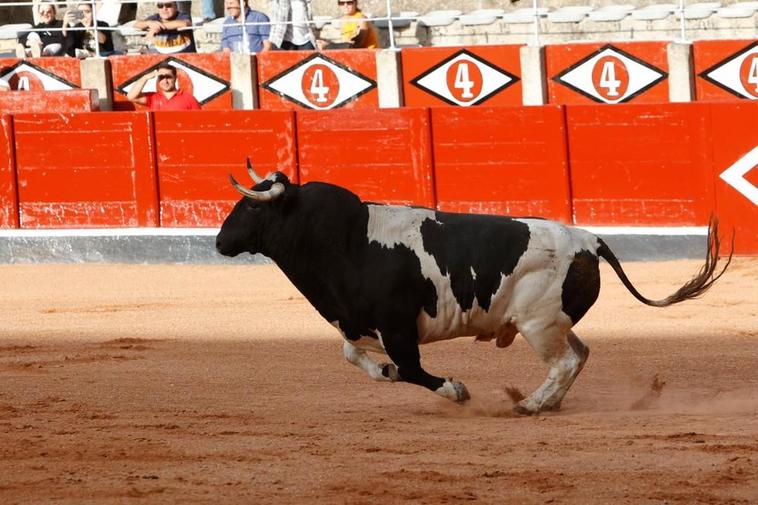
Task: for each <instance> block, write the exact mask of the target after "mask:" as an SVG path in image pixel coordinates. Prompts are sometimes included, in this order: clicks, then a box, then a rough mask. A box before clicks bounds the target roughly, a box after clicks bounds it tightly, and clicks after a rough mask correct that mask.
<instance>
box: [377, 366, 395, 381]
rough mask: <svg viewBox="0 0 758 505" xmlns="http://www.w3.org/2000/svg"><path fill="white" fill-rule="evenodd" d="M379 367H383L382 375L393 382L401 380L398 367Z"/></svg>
mask: <svg viewBox="0 0 758 505" xmlns="http://www.w3.org/2000/svg"><path fill="white" fill-rule="evenodd" d="M379 366H381V367H382V375H383V376H384V377H387V378H388V379H389V380H390V381H391V382H397V381H398V380H400V376H399V375H398V373H397V367H396V366H395V364H394V363H382V364H381V365H379Z"/></svg>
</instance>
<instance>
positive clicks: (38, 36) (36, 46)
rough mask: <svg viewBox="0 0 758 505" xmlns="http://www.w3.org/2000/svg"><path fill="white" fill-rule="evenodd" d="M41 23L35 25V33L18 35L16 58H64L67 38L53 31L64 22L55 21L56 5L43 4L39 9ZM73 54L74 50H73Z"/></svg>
mask: <svg viewBox="0 0 758 505" xmlns="http://www.w3.org/2000/svg"><path fill="white" fill-rule="evenodd" d="M37 13H38V14H39V17H40V22H39V23H37V24H36V25H34V28H35V29H36V30H41V31H34V32H21V33H19V35H18V44H16V56H18V57H19V58H26V57H27V56H32V57H34V58H39V57H40V56H63V55H64V54H66V50H67V47H66V38H65V37H64V35H63V33H62V32H60V31H53V30H54V29H56V28H61V27H62V26H63V22H62V21H60V20H57V19H55V14H56V13H57V10H56V8H55V5H53V4H51V3H48V2H42V3H40V4H39V7H38V8H37ZM71 54H73V48H71Z"/></svg>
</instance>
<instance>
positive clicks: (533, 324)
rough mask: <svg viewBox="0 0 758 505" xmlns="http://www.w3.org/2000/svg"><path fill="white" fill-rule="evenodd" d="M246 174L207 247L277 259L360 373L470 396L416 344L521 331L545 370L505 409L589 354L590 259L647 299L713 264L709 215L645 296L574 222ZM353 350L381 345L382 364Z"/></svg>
mask: <svg viewBox="0 0 758 505" xmlns="http://www.w3.org/2000/svg"><path fill="white" fill-rule="evenodd" d="M248 172H249V173H250V175H251V177H253V179H254V180H255V182H256V185H255V186H254V187H253V188H252V189H247V188H245V187H243V186H241V185H240V184H239V183H237V181H235V180H234V178H231V181H232V184H233V185H234V187H235V188H236V189H237V191H239V192H240V193H242V195H244V197H243V198H242V199H241V200H240V201H239V202H238V203H237V204H236V206H235V207H234V209H233V210H232V211H231V213H230V214H229V216H228V217H227V218H226V220H225V221H224V224H223V226H222V227H221V231H220V232H219V234H218V237H217V238H216V247H217V249H218V251H219V252H220V253H221V254H223V255H226V256H235V255H237V254H240V253H242V252H249V253H262V254H264V255H266V256H268V257H269V258H271V259H272V260H273V261H274V262H276V264H277V265H278V266H279V268H281V269H282V271H283V272H284V273H285V275H286V276H287V277H288V278H289V279H290V281H291V282H292V283H293V284H294V285H295V287H297V289H299V290H300V291H301V292H302V293H303V295H304V296H305V297H306V298H307V299H308V301H309V302H310V303H311V304H313V306H314V307H315V308H316V310H318V312H319V313H320V314H321V315H322V316H323V317H324V318H325V319H326V320H327V321H329V322H330V323H331V324H332V325H334V326H335V327H336V328H337V329H338V330H339V331H340V333H341V334H342V336H343V338H344V344H343V351H344V354H345V358H347V360H348V361H349V362H350V363H352V364H354V365H356V366H359V367H361V368H363V369H364V370H365V371H366V372H367V373H368V375H369V376H371V377H372V378H373V379H376V380H384V381H405V382H410V383H413V384H418V385H420V386H424V387H426V388H427V389H430V390H432V391H434V392H435V393H437V394H439V395H441V396H444V397H446V398H449V399H451V400H454V401H456V402H464V401H465V400H467V399H468V398H469V394H468V391H467V390H466V387H465V386H464V385H463V384H462V383H461V382H458V381H455V380H453V379H452V378H447V379H445V378H441V377H437V376H435V375H432V374H430V373H428V372H427V371H426V370H424V369H423V368H422V367H421V360H420V354H419V344H427V343H429V342H434V341H437V340H446V339H451V338H455V337H461V336H474V337H476V339H477V340H495V343H496V345H497V346H498V347H507V346H508V345H510V344H511V342H513V339H514V338H515V336H516V334H517V333H520V334H521V335H523V337H524V338H525V339H526V340H527V342H529V344H530V345H531V347H532V348H533V349H534V351H535V352H536V353H537V354H538V355H539V356H540V358H542V360H543V361H544V362H545V363H546V364H547V366H548V367H549V373H548V376H547V379H546V380H545V382H544V383H543V384H542V385H541V386H540V387H539V388H537V390H536V391H534V392H533V393H532V394H531V395H530V396H529V397H527V398H525V399H523V400H522V401H521V402H519V404H518V405H516V406H515V407H514V411H515V412H517V413H520V414H531V413H537V412H540V411H544V410H556V409H558V408H559V407H560V404H561V400H562V399H563V397H564V395H565V394H566V392H567V391H568V389H569V387H570V386H571V384H572V383H573V382H574V379H576V376H577V375H578V374H579V372H580V371H581V370H582V367H583V366H584V363H585V361H586V360H587V356H588V355H589V348H588V347H587V346H586V345H585V344H584V343H582V341H581V340H580V339H579V338H578V337H577V336H576V334H575V333H574V332H573V331H572V330H571V328H572V327H573V326H574V325H575V324H576V323H577V322H578V321H579V320H580V319H581V318H582V316H584V314H585V313H586V312H587V311H588V310H589V308H590V307H591V306H592V304H593V303H594V302H595V300H596V299H597V296H598V293H599V291H600V274H599V270H598V257H603V258H605V260H606V261H608V263H610V265H611V266H612V267H613V269H614V270H615V271H616V274H617V275H618V276H619V278H620V279H621V281H622V282H623V283H624V285H625V286H626V288H627V289H628V290H629V291H630V292H631V293H632V295H634V296H635V297H636V298H637V299H638V300H640V301H641V302H642V303H645V304H647V305H652V306H656V307H664V306H667V305H671V304H673V303H677V302H681V301H683V300H687V299H690V298H695V297H697V296H699V295H701V294H703V293H704V292H705V291H706V290H707V289H708V288H709V287H710V286H711V285H712V284H713V282H715V280H716V279H717V278H718V277H719V276H720V275H721V274H722V273H723V271H724V270H722V271H721V273H719V274H718V275H715V269H716V263H717V261H718V247H719V241H718V236H717V223H716V222H715V221H714V222H712V223H711V226H710V227H709V239H708V240H709V243H708V244H709V247H708V253H707V256H706V260H705V265H704V266H703V268H702V270H701V271H700V272H699V273H698V274H697V276H696V277H695V278H693V279H692V280H690V281H689V282H688V283H687V284H685V285H684V286H682V287H681V288H680V289H679V290H678V291H677V292H676V293H674V294H673V295H671V296H669V297H668V298H665V299H663V300H659V301H654V300H649V299H647V298H645V297H643V296H642V295H641V294H640V293H639V292H638V291H637V290H636V289H635V288H634V286H632V284H631V283H630V281H629V279H628V278H627V277H626V275H625V274H624V271H623V270H622V269H621V266H620V265H619V262H618V260H617V259H616V257H615V256H614V254H613V253H612V252H611V250H610V249H609V248H608V246H607V245H606V244H605V243H604V242H603V241H602V240H601V239H600V238H598V237H597V236H595V235H593V234H592V233H589V232H587V231H585V230H582V229H579V228H573V227H570V226H564V225H562V224H560V223H556V222H553V221H548V220H544V219H533V218H511V217H505V216H492V215H473V214H454V213H447V212H437V211H434V210H430V209H425V208H418V207H405V206H396V205H380V204H375V203H369V202H362V201H361V200H360V199H359V198H358V196H356V195H355V194H353V193H351V192H350V191H348V190H347V189H344V188H341V187H338V186H334V185H331V184H325V183H320V182H311V183H308V184H304V185H298V184H292V183H291V182H290V181H289V180H288V178H287V177H286V175H284V174H283V173H281V172H276V173H272V174H269V175H268V176H267V177H266V178H265V179H264V178H261V177H260V176H258V175H257V174H255V172H254V171H253V169H252V166H251V165H250V162H249V161H248ZM730 259H731V256H730ZM727 265H728V262H727ZM725 268H726V267H724V269H725ZM366 351H375V352H379V353H386V355H387V356H389V358H390V360H391V363H387V364H380V363H377V362H376V361H374V360H373V359H372V358H371V357H369V356H368V355H367V354H366Z"/></svg>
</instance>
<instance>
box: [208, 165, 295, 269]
mask: <svg viewBox="0 0 758 505" xmlns="http://www.w3.org/2000/svg"><path fill="white" fill-rule="evenodd" d="M247 172H248V173H249V174H250V177H252V179H253V181H255V183H256V184H255V186H253V188H252V189H247V188H246V187H244V186H242V185H241V184H240V183H239V182H237V181H236V179H235V178H234V177H233V176H232V175H229V179H230V181H231V183H232V186H234V188H235V189H236V190H237V191H239V192H240V193H241V194H242V195H243V198H242V199H241V200H240V201H239V202H237V204H236V205H235V206H234V209H232V211H231V212H230V213H229V215H228V216H227V217H226V219H225V220H224V224H223V225H221V231H219V233H218V235H217V236H216V249H217V250H218V252H219V253H221V254H223V255H224V256H237V255H238V254H240V253H243V252H249V253H251V254H255V253H257V252H262V253H264V254H265V253H266V243H265V242H266V230H267V228H269V229H270V228H271V227H272V226H271V225H273V222H274V221H276V213H277V212H278V211H277V209H275V208H274V207H275V206H276V203H277V201H278V200H279V199H280V198H281V196H282V195H283V194H284V192H285V190H286V188H287V186H288V185H289V179H287V176H286V175H284V174H283V173H281V172H275V173H272V174H269V175H268V176H267V177H265V178H263V177H261V176H259V175H258V174H256V173H255V170H253V165H252V164H251V163H250V160H249V159H248V160H247Z"/></svg>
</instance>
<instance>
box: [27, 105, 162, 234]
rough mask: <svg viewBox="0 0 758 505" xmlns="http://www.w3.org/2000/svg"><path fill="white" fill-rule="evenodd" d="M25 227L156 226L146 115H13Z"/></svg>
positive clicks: (151, 163) (153, 173) (147, 118)
mask: <svg viewBox="0 0 758 505" xmlns="http://www.w3.org/2000/svg"><path fill="white" fill-rule="evenodd" d="M13 127H14V133H15V140H16V170H17V174H18V199H19V215H20V222H21V227H22V228H86V227H93V228H94V227H136V226H157V225H158V194H157V186H156V181H155V166H154V162H153V151H152V148H151V144H152V133H151V130H152V125H151V124H150V116H149V114H147V113H116V112H113V113H108V114H104V113H99V112H96V113H80V114H38V115H37V114H22V115H18V116H15V117H14V119H13Z"/></svg>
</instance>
